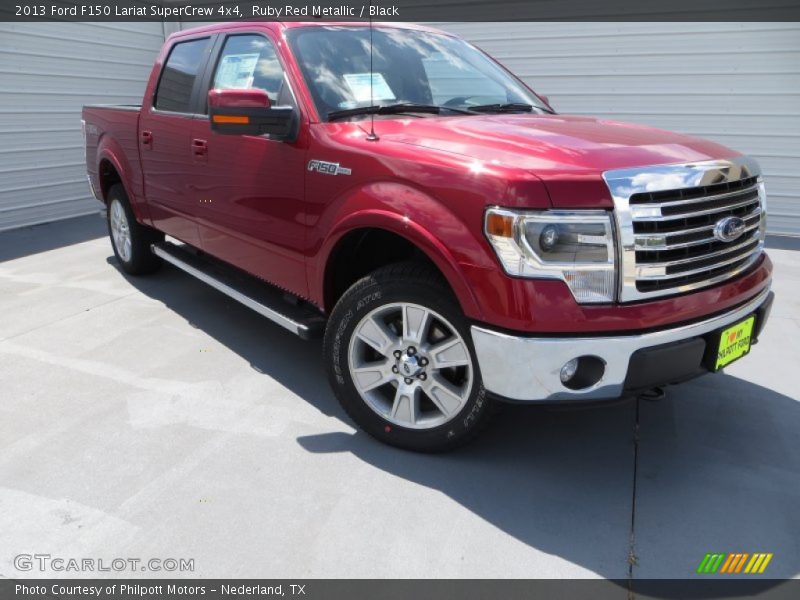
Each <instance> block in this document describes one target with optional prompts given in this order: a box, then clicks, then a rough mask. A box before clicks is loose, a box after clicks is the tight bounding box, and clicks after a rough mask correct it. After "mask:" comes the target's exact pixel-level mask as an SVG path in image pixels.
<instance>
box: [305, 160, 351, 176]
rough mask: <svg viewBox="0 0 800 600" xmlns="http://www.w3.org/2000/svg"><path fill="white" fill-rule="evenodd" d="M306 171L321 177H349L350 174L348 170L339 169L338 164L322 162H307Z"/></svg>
mask: <svg viewBox="0 0 800 600" xmlns="http://www.w3.org/2000/svg"><path fill="white" fill-rule="evenodd" d="M308 170H309V171H316V172H317V173H322V174H323V175H350V174H351V173H352V171H351V170H350V169H346V168H344V167H340V166H339V163H333V162H325V161H324V160H310V161H308Z"/></svg>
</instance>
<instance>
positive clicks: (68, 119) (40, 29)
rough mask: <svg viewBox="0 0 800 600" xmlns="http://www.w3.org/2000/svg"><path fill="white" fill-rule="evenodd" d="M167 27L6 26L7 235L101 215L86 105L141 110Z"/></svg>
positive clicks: (3, 146)
mask: <svg viewBox="0 0 800 600" xmlns="http://www.w3.org/2000/svg"><path fill="white" fill-rule="evenodd" d="M163 42H164V28H163V26H162V24H161V23H92V24H89V23H63V24H62V23H8V22H6V23H0V81H2V84H0V230H3V229H11V228H14V227H20V226H23V225H29V224H33V223H40V222H45V221H53V220H58V219H63V218H67V217H72V216H77V215H80V214H86V213H89V212H96V211H97V210H98V208H99V204H98V203H97V201H96V200H93V199H90V197H91V196H90V192H89V187H88V184H87V182H86V167H85V163H84V157H83V139H82V137H81V125H80V118H81V116H80V115H81V107H82V106H83V105H84V104H97V103H110V104H138V103H139V102H141V99H142V94H143V93H144V87H145V84H146V83H147V78H148V76H149V74H150V69H151V68H152V66H153V61H154V59H155V57H156V54H157V53H158V50H159V49H160V48H161V45H162V44H163Z"/></svg>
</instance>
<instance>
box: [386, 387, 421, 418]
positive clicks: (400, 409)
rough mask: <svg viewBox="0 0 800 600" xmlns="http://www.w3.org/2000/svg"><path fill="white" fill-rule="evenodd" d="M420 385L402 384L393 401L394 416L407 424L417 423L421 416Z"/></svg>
mask: <svg viewBox="0 0 800 600" xmlns="http://www.w3.org/2000/svg"><path fill="white" fill-rule="evenodd" d="M419 392H420V390H419V388H418V387H410V386H405V385H400V386H398V387H397V391H396V392H395V395H394V402H393V403H392V418H394V419H395V420H396V421H399V422H400V423H403V424H406V425H415V424H416V422H417V419H418V417H419V395H420V393H419Z"/></svg>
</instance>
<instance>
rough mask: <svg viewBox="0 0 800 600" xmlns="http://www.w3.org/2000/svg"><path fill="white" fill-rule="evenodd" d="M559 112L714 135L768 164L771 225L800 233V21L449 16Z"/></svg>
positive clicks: (778, 230)
mask: <svg viewBox="0 0 800 600" xmlns="http://www.w3.org/2000/svg"><path fill="white" fill-rule="evenodd" d="M439 26H440V27H441V28H443V29H447V30H450V31H452V32H454V33H457V34H460V35H462V36H464V37H465V38H467V39H469V40H470V41H472V42H473V43H475V44H477V45H478V46H480V47H482V48H483V49H484V50H486V51H487V52H489V53H490V54H492V55H494V56H495V57H496V58H498V59H499V60H501V61H502V62H503V63H504V64H505V65H506V66H508V67H509V68H510V69H511V70H512V71H514V72H515V73H517V74H518V75H521V76H522V77H523V79H525V81H526V82H527V83H528V84H529V85H531V86H532V87H533V88H534V89H535V90H537V91H539V92H541V93H543V94H545V95H547V96H549V97H550V100H551V101H552V102H553V105H554V107H555V108H556V110H558V111H559V112H563V113H572V114H581V115H596V116H600V117H605V118H610V119H620V120H625V121H633V122H638V123H645V124H648V125H653V126H656V127H663V128H666V129H672V130H675V131H681V132H684V133H689V134H692V135H697V136H701V137H705V138H709V139H712V140H714V141H717V142H719V143H722V144H725V145H727V146H730V147H732V148H735V149H737V150H739V151H740V152H744V153H746V154H750V155H752V156H754V157H756V158H757V159H758V161H759V162H760V163H761V166H762V168H763V169H764V173H765V177H766V179H767V192H768V195H769V219H768V227H769V231H770V232H771V233H778V234H791V235H800V169H798V165H799V164H800V24H798V23H627V24H624V23H514V24H509V23H447V24H439Z"/></svg>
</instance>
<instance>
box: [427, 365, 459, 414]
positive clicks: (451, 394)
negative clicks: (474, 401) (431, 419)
mask: <svg viewBox="0 0 800 600" xmlns="http://www.w3.org/2000/svg"><path fill="white" fill-rule="evenodd" d="M469 391H470V390H469V388H467V387H466V386H464V387H462V388H461V389H459V388H457V387H456V386H454V385H453V384H451V383H450V382H449V381H447V380H446V379H445V378H444V377H442V376H441V375H438V374H436V375H434V376H433V377H431V378H430V379H429V380H428V382H427V383H426V385H425V393H426V394H427V396H428V398H430V399H431V401H432V402H433V403H434V404H435V405H436V408H438V409H439V410H440V411H442V413H443V414H444V415H452V414H454V413H456V412H458V410H459V409H460V408H461V407H462V406H463V405H464V403H465V402H466V401H467V398H468V397H469Z"/></svg>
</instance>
